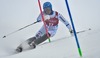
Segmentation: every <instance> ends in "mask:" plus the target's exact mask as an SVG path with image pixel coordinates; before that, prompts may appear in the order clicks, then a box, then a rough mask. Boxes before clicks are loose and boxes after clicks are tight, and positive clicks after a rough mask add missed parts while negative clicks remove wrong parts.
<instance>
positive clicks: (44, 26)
mask: <svg viewBox="0 0 100 58" xmlns="http://www.w3.org/2000/svg"><path fill="white" fill-rule="evenodd" d="M38 5H39V8H40V12H41V16H42V21H43V23H44V28H45V30H46V34H47V36H48V40H49V42H51V40H50V36H49V34H48V29H47V27H46V23H45V21H44V15H43V12H42V7H41V3H40V0H38Z"/></svg>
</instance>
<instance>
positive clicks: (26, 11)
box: [0, 0, 100, 58]
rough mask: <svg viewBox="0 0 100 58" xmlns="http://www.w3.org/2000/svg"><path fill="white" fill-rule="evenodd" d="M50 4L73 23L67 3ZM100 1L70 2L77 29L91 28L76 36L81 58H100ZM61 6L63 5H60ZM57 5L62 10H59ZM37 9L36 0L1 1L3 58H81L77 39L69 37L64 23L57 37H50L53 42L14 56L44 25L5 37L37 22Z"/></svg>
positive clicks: (1, 57)
mask: <svg viewBox="0 0 100 58" xmlns="http://www.w3.org/2000/svg"><path fill="white" fill-rule="evenodd" d="M23 1H24V2H23ZM44 1H46V0H41V2H42V3H43V2H44ZM50 1H51V2H52V4H53V6H54V7H53V8H54V9H55V10H57V11H59V12H60V13H61V14H62V15H63V16H64V17H65V18H66V19H67V20H68V21H69V22H70V20H69V17H68V16H66V15H68V13H67V11H66V6H65V2H64V1H62V0H59V1H58V2H55V1H54V0H50ZM99 2H100V1H99V0H95V1H94V0H91V2H90V1H89V0H84V1H79V0H78V1H73V0H70V1H69V5H70V8H71V13H72V16H73V19H74V23H75V27H76V30H77V31H80V30H86V29H88V28H91V29H92V30H90V31H86V32H83V33H79V34H78V35H77V36H78V40H79V43H80V47H81V50H82V53H83V57H82V58H100V55H99V54H100V46H99V44H100V42H99V40H100V39H99V37H100V26H99V22H100V20H99V19H100V16H99V15H100V11H99V10H100V7H99V5H100V4H99ZM60 3H62V5H59V4H60ZM58 5H59V7H62V8H59V7H58ZM36 6H37V2H36V1H35V0H30V1H28V0H16V1H15V0H9V1H8V0H0V7H1V9H0V58H68V57H69V58H81V57H80V56H79V53H78V50H77V45H76V41H75V38H74V37H70V34H69V32H68V29H66V27H65V26H64V24H62V23H60V24H59V29H58V31H57V34H56V35H55V36H54V37H52V38H51V41H52V42H51V43H48V40H47V41H45V42H44V43H46V44H44V43H42V44H40V45H38V46H37V47H36V49H33V50H29V51H25V52H22V53H18V54H13V51H14V49H15V48H16V47H17V46H18V45H19V44H20V43H22V42H23V41H25V40H26V39H28V38H30V37H32V36H34V35H35V33H36V32H37V31H38V30H39V28H40V27H41V26H42V23H38V24H34V25H33V26H30V27H28V28H26V29H23V30H22V31H19V32H16V33H15V34H12V35H9V36H7V37H6V38H2V37H3V36H4V35H6V34H9V33H10V32H13V31H15V30H17V29H18V28H21V27H24V26H26V25H28V24H30V23H33V22H35V21H36V18H37V16H38V14H39V11H37V10H39V9H38V8H36ZM37 26H38V27H37Z"/></svg>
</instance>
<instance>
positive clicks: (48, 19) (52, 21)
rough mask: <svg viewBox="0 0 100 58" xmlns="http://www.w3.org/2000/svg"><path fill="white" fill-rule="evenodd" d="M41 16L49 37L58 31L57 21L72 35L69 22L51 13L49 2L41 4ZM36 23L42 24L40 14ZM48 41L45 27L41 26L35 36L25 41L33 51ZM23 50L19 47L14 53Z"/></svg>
mask: <svg viewBox="0 0 100 58" xmlns="http://www.w3.org/2000/svg"><path fill="white" fill-rule="evenodd" d="M43 16H44V19H45V20H44V21H45V23H46V28H47V30H48V35H49V37H53V36H54V35H55V34H56V31H57V29H58V24H59V20H60V21H62V23H64V24H65V25H66V27H67V28H68V29H69V32H70V33H73V30H72V29H71V26H70V24H69V22H68V21H67V20H66V19H65V18H64V17H63V16H62V15H61V14H60V13H58V12H57V11H53V9H52V4H51V3H50V2H45V3H44V4H43ZM37 22H42V16H41V14H40V15H39V16H38V18H37ZM47 39H48V36H47V34H46V30H45V27H44V26H42V27H41V29H40V30H39V31H38V32H37V34H36V35H35V36H34V37H32V38H29V39H28V40H26V41H27V42H28V44H29V45H30V47H32V48H33V49H34V48H35V47H36V45H38V44H40V43H42V42H44V41H45V40H47ZM22 50H23V48H22V47H21V46H19V47H18V48H17V49H16V51H18V52H22Z"/></svg>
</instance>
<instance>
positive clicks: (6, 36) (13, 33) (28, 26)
mask: <svg viewBox="0 0 100 58" xmlns="http://www.w3.org/2000/svg"><path fill="white" fill-rule="evenodd" d="M35 23H37V21H36V22H34V23H32V24H29V25H27V26H25V27H22V28H20V29H18V30H16V31H14V32H11V33H9V34H7V35H4V36H3V38H6V37H7V36H9V35H11V34H14V33H16V32H18V31H20V30H23V29H25V28H26V27H29V26H31V25H33V24H35Z"/></svg>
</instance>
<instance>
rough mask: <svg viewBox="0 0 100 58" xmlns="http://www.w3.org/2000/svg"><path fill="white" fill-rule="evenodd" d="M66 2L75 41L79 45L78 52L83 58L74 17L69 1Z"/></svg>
mask: <svg viewBox="0 0 100 58" xmlns="http://www.w3.org/2000/svg"><path fill="white" fill-rule="evenodd" d="M65 2H66V7H67V10H68V14H69V17H70V20H71V24H72V28H73V32H74V36H75V39H76V43H77V47H78V52H79V55H80V56H81V57H82V51H81V48H80V45H79V42H78V37H77V34H76V30H75V27H74V23H73V20H72V15H71V12H70V8H69V5H68V1H67V0H65Z"/></svg>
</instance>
